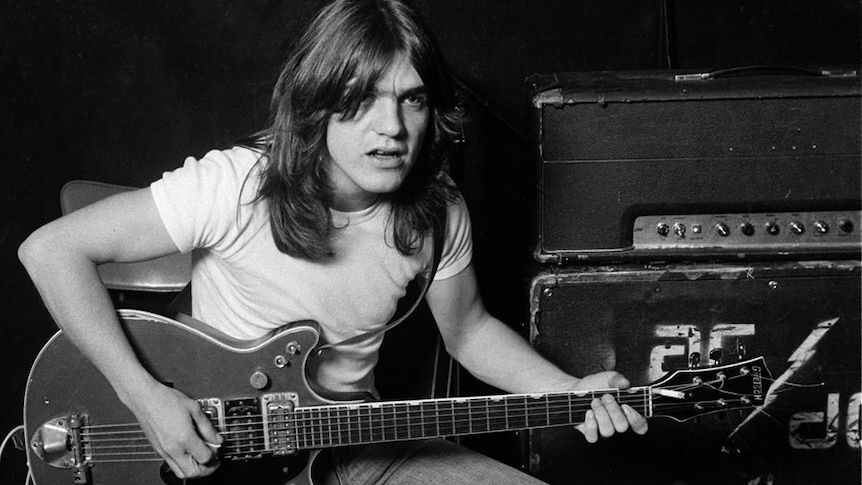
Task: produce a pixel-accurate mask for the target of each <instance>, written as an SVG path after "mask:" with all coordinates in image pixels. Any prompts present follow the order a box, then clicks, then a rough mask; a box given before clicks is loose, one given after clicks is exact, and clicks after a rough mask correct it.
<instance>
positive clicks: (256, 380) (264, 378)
mask: <svg viewBox="0 0 862 485" xmlns="http://www.w3.org/2000/svg"><path fill="white" fill-rule="evenodd" d="M248 383H249V384H251V387H253V388H254V389H257V390H258V391H260V390H263V389H264V388H266V386H268V385H269V376H268V375H266V373H264V372H263V371H259V370H258V371H254V372H253V373H252V374H251V377H249V379H248Z"/></svg>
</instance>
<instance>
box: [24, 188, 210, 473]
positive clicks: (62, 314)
mask: <svg viewBox="0 0 862 485" xmlns="http://www.w3.org/2000/svg"><path fill="white" fill-rule="evenodd" d="M176 251H177V249H176V246H175V245H174V243H173V241H172V240H171V239H170V236H169V235H168V233H167V231H166V229H165V227H164V225H163V224H162V222H161V219H160V217H159V215H158V212H157V210H156V207H155V202H154V201H153V198H152V195H151V194H150V190H149V189H141V190H138V191H134V192H128V193H124V194H119V195H117V196H114V197H111V198H108V199H105V200H103V201H100V202H97V203H95V204H93V205H90V206H87V207H84V208H82V209H80V210H78V211H75V212H73V213H71V214H68V215H66V216H64V217H62V218H60V219H58V220H55V221H53V222H51V223H49V224H47V225H45V226H43V227H41V228H39V229H38V230H36V231H35V232H34V233H33V234H31V235H30V237H28V238H27V240H26V241H24V243H23V244H22V245H21V247H20V248H19V249H18V255H19V258H20V259H21V262H22V263H23V264H24V266H25V268H26V269H27V272H28V273H29V274H30V277H31V278H32V280H33V282H34V284H35V285H36V288H37V289H38V291H39V293H40V295H41V296H42V299H43V301H44V302H45V306H46V307H47V309H48V311H49V312H50V314H51V316H52V317H53V318H54V320H55V321H56V322H57V324H58V325H59V326H60V328H61V329H62V330H63V332H64V333H65V334H66V336H67V337H68V338H69V339H70V340H71V341H72V342H73V343H74V344H75V345H76V346H77V347H78V348H79V349H80V350H81V352H82V353H83V354H84V355H85V356H86V357H87V358H88V359H90V361H91V362H93V364H94V365H95V366H96V368H98V369H99V370H100V371H101V372H102V374H103V375H104V376H105V378H106V379H107V380H108V382H110V384H111V386H112V387H113V388H114V390H115V392H116V393H117V396H118V397H119V399H120V401H122V402H123V403H124V404H125V405H126V406H128V407H129V409H131V410H132V412H133V413H134V414H135V416H136V417H137V418H138V420H139V421H140V423H141V426H142V427H143V429H144V431H145V433H146V434H147V436H148V437H149V439H150V442H151V443H152V444H153V446H154V448H155V449H156V451H158V452H159V453H160V454H161V455H162V456H163V457H164V458H165V460H166V461H167V462H168V464H169V465H170V466H171V468H172V469H173V470H174V472H175V473H176V474H177V475H178V476H180V477H192V476H198V475H206V474H209V473H212V471H213V470H215V467H212V466H199V464H203V463H210V462H212V460H213V457H214V454H213V451H212V450H211V449H210V448H209V447H208V446H207V445H206V443H205V442H204V439H206V440H208V441H210V442H212V443H214V444H215V443H219V442H220V441H221V438H220V437H219V436H218V434H217V433H216V432H215V430H214V429H213V427H212V426H211V424H210V423H209V421H208V420H207V419H206V417H205V415H204V414H203V413H202V412H201V410H200V408H199V406H198V405H197V404H196V403H195V402H194V401H192V400H191V399H189V398H188V397H186V396H183V395H182V394H181V393H179V392H177V391H175V390H173V389H170V388H167V387H165V386H163V385H162V384H161V383H159V382H157V381H156V380H155V379H154V378H153V377H152V376H150V374H149V373H147V371H146V370H145V369H144V368H143V367H142V366H141V364H140V362H139V361H138V359H137V358H136V357H135V354H134V352H133V350H132V348H131V346H130V345H129V342H128V340H127V339H126V337H125V335H124V334H123V332H122V329H121V328H120V325H119V320H118V317H117V314H116V311H115V309H114V307H113V303H112V302H111V299H110V296H109V294H108V292H107V290H106V289H105V286H104V285H103V284H102V281H101V279H100V278H99V274H98V272H97V270H96V268H97V266H98V265H99V264H101V263H105V262H129V261H142V260H146V259H152V258H155V257H159V256H163V255H166V254H170V253H174V252H176ZM198 433H200V436H199V435H198ZM201 437H203V439H201ZM191 458H194V460H192V459H191Z"/></svg>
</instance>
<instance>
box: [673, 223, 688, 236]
mask: <svg viewBox="0 0 862 485" xmlns="http://www.w3.org/2000/svg"><path fill="white" fill-rule="evenodd" d="M673 233H674V234H676V235H677V236H679V237H685V224H683V223H681V222H677V223H676V224H674V225H673Z"/></svg>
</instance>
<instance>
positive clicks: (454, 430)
mask: <svg viewBox="0 0 862 485" xmlns="http://www.w3.org/2000/svg"><path fill="white" fill-rule="evenodd" d="M675 404H676V403H674V404H673V405H675ZM555 413H556V414H559V412H557V411H555ZM565 413H566V414H570V412H569V411H568V410H566V411H565ZM528 422H529V419H528V417H525V418H524V425H526V424H527V423H528ZM555 424H556V423H550V425H555ZM566 424H574V423H570V422H568V421H566V422H564V423H561V424H559V425H566ZM314 426H315V425H313V427H314ZM317 426H318V427H319V425H317ZM324 426H325V425H324ZM313 427H312V431H313ZM427 427H428V425H427V424H425V426H422V427H416V426H415V425H414V428H415V430H416V431H421V433H420V436H417V437H416V438H430V437H435V436H452V435H457V434H465V433H468V431H467V430H464V431H459V430H457V428H455V425H454V424H453V425H452V427H451V428H452V433H433V432H427V431H428V430H427V429H426V428H427ZM509 428H512V429H517V428H518V426H515V427H511V426H510V427H509ZM503 430H505V429H501V430H497V431H503ZM304 431H307V430H304ZM342 431H343V430H342ZM348 432H355V433H356V434H358V435H360V438H361V435H362V434H363V433H364V434H369V433H371V434H372V441H373V439H374V438H373V432H374V430H373V428H371V427H369V428H365V429H362V428H361V427H360V428H359V429H355V430H353V429H349V430H348ZM246 433H247V434H248V432H246ZM252 434H260V432H258V433H252ZM324 434H326V432H325V431H324ZM328 434H330V437H329V439H328V440H327V439H325V437H322V438H320V439H313V438H312V440H311V441H312V443H313V444H314V445H319V446H318V447H323V446H325V445H330V446H331V445H337V444H343V441H344V436H342V435H343V432H342V433H341V434H338V435H337V437H338V440H339V443H335V442H334V439H333V435H334V433H333V432H332V431H330V433H328ZM378 436H380V440H383V441H391V439H386V436H387V435H386V432H385V431H384V430H382V428H381V431H380V432H379V433H378ZM392 436H397V432H393V433H392ZM347 439H348V440H349V441H350V440H351V438H350V437H349V436H348V437H347ZM393 439H395V438H393ZM397 439H405V438H404V437H400V438H397ZM407 439H409V438H407ZM137 440H139V441H140V438H137ZM308 441H309V440H308V439H307V437H306V440H305V442H306V443H305V444H306V445H307V443H308ZM318 441H319V442H320V443H317V442H318ZM327 441H328V442H327ZM360 442H368V441H367V440H361V439H360ZM348 444H350V443H348ZM261 445H265V442H264V441H260V442H258V441H248V439H246V440H245V441H243V442H242V446H241V447H242V448H247V449H248V451H241V450H240V451H239V452H232V453H228V454H227V455H228V456H227V457H229V456H231V455H232V456H247V455H248V453H249V452H254V451H262V450H255V449H254V448H256V447H259V446H261ZM229 446H230V445H226V447H229ZM96 451H97V450H93V459H97V457H96V456H95V452H96ZM98 451H103V450H102V449H101V448H99V449H98ZM108 454H109V455H111V456H128V455H141V454H142V453H141V452H131V453H129V452H116V453H108ZM143 454H146V453H143ZM151 454H155V452H154V451H153V452H151ZM99 461H104V458H102V459H100V460H99Z"/></svg>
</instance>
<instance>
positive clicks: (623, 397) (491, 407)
mask: <svg viewBox="0 0 862 485" xmlns="http://www.w3.org/2000/svg"><path fill="white" fill-rule="evenodd" d="M675 387H676V388H682V386H675ZM667 389H673V387H668V388H667ZM614 392H617V391H614ZM622 392H625V391H622ZM569 395H570V393H565V392H561V393H549V394H546V396H548V398H549V399H553V398H558V397H559V398H564V397H567V396H569ZM519 396H523V397H524V398H528V397H530V395H526V394H525V395H519ZM576 397H580V396H576ZM645 397H646V396H632V395H630V394H620V395H619V396H617V400H618V401H619V402H620V403H621V404H622V403H630V402H632V403H642V402H644V398H645ZM591 399H592V398H591ZM447 401H448V402H451V403H452V405H453V407H454V406H455V405H463V404H467V405H468V406H469V404H471V403H474V402H475V403H487V404H488V405H487V406H485V408H487V409H488V412H492V411H495V410H496V409H495V408H501V409H508V407H510V406H511V405H510V404H509V403H510V402H511V398H503V399H495V398H491V397H481V398H464V399H463V400H461V399H457V400H447ZM624 401H625V402H624ZM440 402H441V401H434V400H429V401H423V400H417V401H394V402H383V403H360V404H355V405H345V404H333V405H324V406H311V407H300V408H296V409H295V410H293V411H291V414H295V413H309V412H315V411H324V412H327V411H330V410H347V411H348V412H349V411H350V410H352V409H355V408H369V409H370V408H382V407H395V406H402V407H401V408H400V409H396V411H397V413H399V414H410V412H411V411H412V407H416V406H419V407H422V406H425V405H434V404H439V403H440ZM532 404H535V403H532ZM404 406H407V407H406V408H404ZM476 411H477V412H480V413H481V412H482V411H481V410H476ZM263 416H264V415H262V414H247V415H237V416H225V420H234V421H237V420H247V419H250V418H261V419H262V418H263ZM240 424H242V423H240ZM130 426H138V423H134V422H130V423H117V424H90V425H86V426H83V427H82V428H84V429H89V430H93V429H107V428H119V427H130ZM229 426H230V425H229ZM91 434H93V435H96V434H99V432H91Z"/></svg>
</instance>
